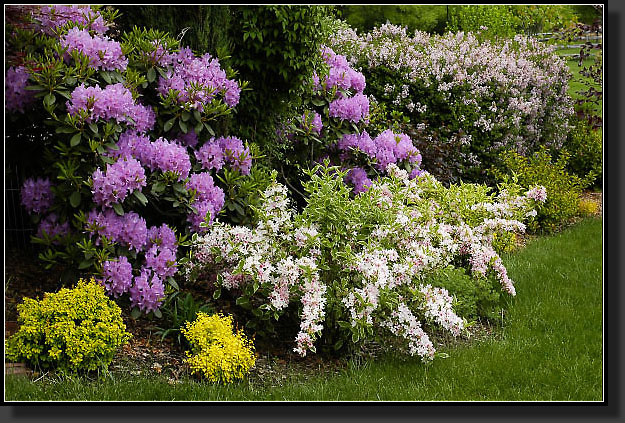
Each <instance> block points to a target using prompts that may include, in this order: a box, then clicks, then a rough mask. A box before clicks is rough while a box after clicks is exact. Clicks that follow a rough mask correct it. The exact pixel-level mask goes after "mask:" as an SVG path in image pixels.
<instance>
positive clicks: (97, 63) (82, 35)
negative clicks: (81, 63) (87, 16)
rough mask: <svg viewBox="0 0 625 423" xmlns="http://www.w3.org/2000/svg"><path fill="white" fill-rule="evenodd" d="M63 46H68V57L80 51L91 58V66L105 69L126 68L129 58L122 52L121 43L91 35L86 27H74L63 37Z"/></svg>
mask: <svg viewBox="0 0 625 423" xmlns="http://www.w3.org/2000/svg"><path fill="white" fill-rule="evenodd" d="M61 46H63V47H65V48H67V56H66V57H67V58H68V59H69V57H70V56H69V54H70V53H71V52H73V51H78V52H80V53H82V54H83V55H85V56H87V57H88V58H89V67H91V68H93V69H103V70H108V71H112V70H120V71H124V70H126V67H127V66H128V59H127V58H126V57H125V56H124V55H123V54H122V48H121V45H120V44H119V43H118V42H117V41H114V40H111V39H110V38H109V37H107V36H105V35H102V36H99V35H94V36H91V34H89V31H88V30H86V29H79V28H77V27H74V28H72V29H70V30H69V31H68V32H67V34H66V35H64V36H63V37H62V38H61Z"/></svg>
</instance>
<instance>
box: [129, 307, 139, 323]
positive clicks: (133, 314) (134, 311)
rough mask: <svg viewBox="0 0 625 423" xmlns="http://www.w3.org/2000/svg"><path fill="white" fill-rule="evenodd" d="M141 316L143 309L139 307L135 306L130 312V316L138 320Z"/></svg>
mask: <svg viewBox="0 0 625 423" xmlns="http://www.w3.org/2000/svg"><path fill="white" fill-rule="evenodd" d="M139 316H141V310H139V308H138V307H134V308H133V309H132V311H131V312H130V317H132V318H133V319H135V320H136V319H138V318H139Z"/></svg>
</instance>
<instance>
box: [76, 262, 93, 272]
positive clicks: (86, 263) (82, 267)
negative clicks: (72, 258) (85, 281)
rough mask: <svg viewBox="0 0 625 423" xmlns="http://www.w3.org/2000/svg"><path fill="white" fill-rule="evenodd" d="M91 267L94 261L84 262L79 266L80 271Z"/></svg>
mask: <svg viewBox="0 0 625 423" xmlns="http://www.w3.org/2000/svg"><path fill="white" fill-rule="evenodd" d="M91 265H93V260H83V261H81V262H80V264H79V265H78V269H81V270H82V269H86V268H88V267H91Z"/></svg>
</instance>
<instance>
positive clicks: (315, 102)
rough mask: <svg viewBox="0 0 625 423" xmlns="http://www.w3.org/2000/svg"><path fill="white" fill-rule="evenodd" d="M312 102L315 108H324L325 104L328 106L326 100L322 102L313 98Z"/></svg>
mask: <svg viewBox="0 0 625 423" xmlns="http://www.w3.org/2000/svg"><path fill="white" fill-rule="evenodd" d="M311 101H312V104H314V105H315V106H323V105H324V104H326V102H325V101H324V100H321V99H319V98H313V99H312V100H311Z"/></svg>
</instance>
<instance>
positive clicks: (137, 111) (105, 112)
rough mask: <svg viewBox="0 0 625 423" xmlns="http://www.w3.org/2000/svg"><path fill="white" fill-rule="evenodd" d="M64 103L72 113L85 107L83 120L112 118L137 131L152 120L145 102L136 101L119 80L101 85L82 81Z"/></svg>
mask: <svg viewBox="0 0 625 423" xmlns="http://www.w3.org/2000/svg"><path fill="white" fill-rule="evenodd" d="M66 105H67V111H68V113H69V114H70V115H72V116H74V115H77V114H78V113H80V112H81V111H83V110H88V111H89V115H88V117H87V122H93V121H97V120H99V119H103V120H109V119H115V120H116V121H117V122H118V123H127V124H128V125H129V126H130V127H134V128H135V129H136V130H138V131H139V132H146V131H148V130H150V129H151V128H152V127H153V126H154V122H155V120H156V115H155V113H154V111H153V110H152V109H151V108H150V107H149V106H143V105H141V104H136V103H135V101H134V100H133V98H132V93H131V92H130V90H128V89H127V88H126V87H124V85H123V84H121V83H118V84H111V85H107V86H106V87H105V88H104V89H102V88H100V86H99V85H96V86H95V87H85V85H84V84H82V85H80V86H78V87H76V88H75V89H74V91H73V92H72V94H71V99H70V100H68V101H67V103H66Z"/></svg>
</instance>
